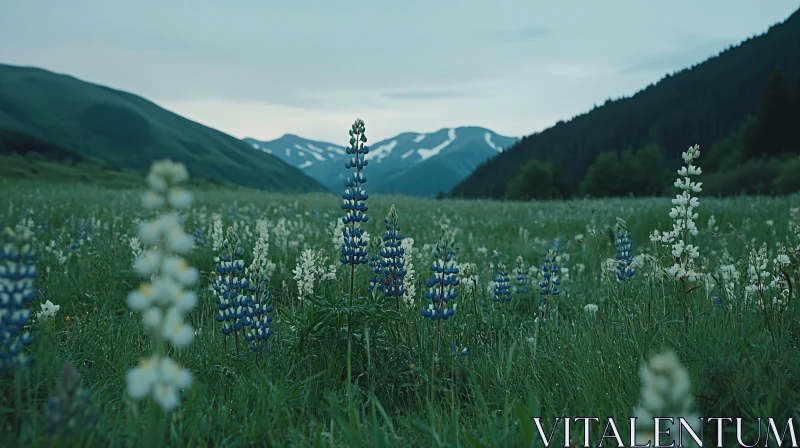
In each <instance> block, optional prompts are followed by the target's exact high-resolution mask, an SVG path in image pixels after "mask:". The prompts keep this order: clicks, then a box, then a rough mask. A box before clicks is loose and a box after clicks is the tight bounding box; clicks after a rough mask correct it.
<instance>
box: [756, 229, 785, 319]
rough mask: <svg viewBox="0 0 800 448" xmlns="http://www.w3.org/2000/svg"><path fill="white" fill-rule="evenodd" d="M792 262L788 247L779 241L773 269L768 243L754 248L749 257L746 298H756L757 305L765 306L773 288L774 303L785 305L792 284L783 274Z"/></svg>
mask: <svg viewBox="0 0 800 448" xmlns="http://www.w3.org/2000/svg"><path fill="white" fill-rule="evenodd" d="M790 264H791V259H790V258H789V256H788V255H787V254H786V247H785V246H784V245H783V244H782V243H778V249H777V253H776V255H775V258H773V259H772V271H771V272H770V271H769V255H768V253H767V244H766V243H763V244H762V245H761V247H760V248H759V249H758V250H756V249H753V250H752V251H751V252H750V256H749V257H748V265H747V279H748V282H749V284H748V285H747V286H745V289H744V290H745V300H747V301H750V300H755V304H756V307H757V308H759V309H762V308H764V303H765V302H764V300H765V295H766V294H767V293H768V292H769V291H770V290H771V291H774V293H775V294H776V296H775V297H773V298H772V305H774V306H783V305H786V304H787V303H788V300H789V291H790V289H791V288H790V286H789V282H788V281H787V280H786V278H785V277H784V276H783V273H784V270H785V269H786V268H787V267H788V266H789V265H790Z"/></svg>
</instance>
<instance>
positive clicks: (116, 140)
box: [0, 64, 327, 192]
mask: <svg viewBox="0 0 800 448" xmlns="http://www.w3.org/2000/svg"><path fill="white" fill-rule="evenodd" d="M0 128H4V129H11V130H15V131H19V132H23V133H25V134H29V135H32V136H34V137H37V138H39V139H43V140H46V141H49V142H52V143H54V144H56V145H59V146H61V147H64V148H67V149H68V150H70V151H73V152H77V153H79V154H82V155H85V156H88V157H91V158H95V159H98V160H102V161H106V162H110V163H112V164H114V165H117V166H119V167H122V168H126V169H130V170H134V171H139V172H144V171H145V170H147V169H148V168H149V167H150V164H151V163H152V162H153V161H154V160H156V159H163V158H172V159H174V160H177V161H180V162H183V163H184V164H186V166H187V167H188V168H189V169H190V170H191V172H192V173H193V176H194V177H200V178H207V179H214V180H217V181H224V182H230V183H235V184H238V185H242V186H246V187H251V188H258V189H263V190H271V191H299V192H309V191H326V190H327V189H326V188H325V187H323V186H322V185H321V184H319V183H318V182H317V181H315V180H313V179H311V178H309V177H307V176H306V175H305V174H304V173H303V172H302V171H300V170H299V169H297V168H294V167H292V166H290V165H288V164H286V163H284V162H283V161H281V160H280V159H278V158H276V157H273V156H272V155H269V154H265V153H263V152H260V151H255V150H253V149H252V148H251V147H250V146H249V145H247V144H245V143H244V142H242V141H240V140H238V139H236V138H234V137H231V136H229V135H227V134H224V133H222V132H219V131H216V130H214V129H211V128H208V127H206V126H203V125H201V124H199V123H195V122H193V121H190V120H187V119H185V118H183V117H181V116H179V115H176V114H174V113H172V112H169V111H167V110H165V109H162V108H161V107H159V106H157V105H156V104H153V103H152V102H150V101H147V100H145V99H143V98H141V97H138V96H136V95H133V94H130V93H127V92H122V91H119V90H114V89H111V88H108V87H104V86H99V85H95V84H91V83H88V82H84V81H81V80H78V79H76V78H73V77H71V76H67V75H60V74H56V73H52V72H49V71H46V70H42V69H38V68H32V67H15V66H10V65H3V64H0Z"/></svg>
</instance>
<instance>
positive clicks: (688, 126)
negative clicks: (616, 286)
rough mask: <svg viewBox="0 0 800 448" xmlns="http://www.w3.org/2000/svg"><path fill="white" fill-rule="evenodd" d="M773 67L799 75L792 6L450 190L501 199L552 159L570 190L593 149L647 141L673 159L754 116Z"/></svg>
mask: <svg viewBox="0 0 800 448" xmlns="http://www.w3.org/2000/svg"><path fill="white" fill-rule="evenodd" d="M777 68H780V70H781V71H782V73H783V74H784V75H785V77H786V79H787V80H788V81H789V83H790V84H791V85H794V84H795V83H796V82H797V80H800V10H798V11H797V12H795V13H794V14H792V15H791V16H790V17H789V18H788V19H787V20H785V21H784V22H783V23H780V24H777V25H774V26H773V27H771V28H770V29H769V31H768V32H766V33H764V34H762V35H760V36H758V37H754V38H750V39H748V40H746V41H744V42H743V43H741V44H740V45H738V46H736V47H732V48H730V49H728V50H726V51H724V52H722V53H720V54H719V55H718V56H715V57H712V58H710V59H708V60H706V61H705V62H703V63H700V64H697V65H695V66H694V67H691V68H688V69H685V70H682V71H680V72H677V73H676V74H674V75H667V76H666V77H665V78H663V79H662V80H661V81H659V82H658V83H657V84H655V85H652V84H651V85H650V86H648V87H647V88H645V89H644V90H642V91H640V92H638V93H637V94H635V95H634V96H632V97H630V98H623V99H618V100H614V101H611V100H609V101H607V102H606V103H605V104H604V105H603V106H601V107H597V108H595V109H593V110H592V111H590V112H587V113H585V114H582V115H579V116H577V117H575V118H573V119H572V120H570V121H568V122H559V123H557V124H556V125H555V126H553V127H551V128H548V129H546V130H544V131H542V132H539V133H536V134H533V135H530V136H527V137H525V138H523V139H522V141H520V142H519V143H518V144H517V145H515V146H514V147H512V148H510V149H509V150H507V151H505V152H503V153H501V154H498V155H497V156H496V157H493V158H492V159H490V160H489V161H487V162H485V163H483V164H482V165H480V166H479V167H478V168H476V169H475V171H474V172H473V173H472V174H471V175H470V176H468V177H467V178H466V179H464V180H463V181H461V182H460V183H459V184H458V185H456V186H455V187H454V188H453V190H452V192H451V196H455V197H467V198H480V197H483V198H489V197H491V198H503V197H505V195H506V185H507V183H508V181H509V180H511V179H512V178H513V177H514V176H515V175H516V173H517V172H518V170H519V169H520V167H522V166H524V165H525V163H526V162H527V161H529V160H531V159H533V158H535V159H538V160H540V161H552V163H553V166H554V167H556V168H557V169H558V170H559V173H560V175H559V179H558V181H559V183H560V184H561V186H562V187H563V189H564V190H565V192H566V193H567V194H576V193H578V191H579V188H580V182H581V180H582V179H583V178H584V176H585V174H586V171H587V169H588V167H589V166H590V165H591V164H592V163H593V162H594V161H595V159H596V157H597V155H598V153H600V152H605V151H616V152H621V151H624V150H626V149H634V150H637V149H639V148H642V147H644V146H646V145H647V144H650V143H653V144H656V145H658V146H660V147H661V148H664V155H665V160H666V161H667V163H670V164H675V165H677V164H678V163H679V162H680V153H681V152H682V151H685V150H686V148H688V147H689V146H691V145H693V144H695V143H697V144H699V145H700V148H701V151H707V150H708V149H709V148H710V146H711V145H712V143H714V142H717V141H719V140H721V139H723V138H725V137H727V136H729V135H731V133H732V132H734V131H735V130H736V129H737V128H738V127H739V126H740V125H741V124H742V123H743V122H744V120H745V118H746V117H747V116H748V114H756V113H757V112H758V109H759V107H760V104H761V101H762V98H763V96H764V92H765V90H766V88H767V86H768V81H769V80H770V77H771V76H772V75H773V73H774V72H775V70H776V69H777ZM705 154H707V152H706V153H705Z"/></svg>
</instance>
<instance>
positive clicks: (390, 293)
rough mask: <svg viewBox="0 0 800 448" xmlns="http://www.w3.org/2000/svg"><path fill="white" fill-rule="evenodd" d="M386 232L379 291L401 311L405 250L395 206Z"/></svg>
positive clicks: (381, 250) (382, 251) (381, 251)
mask: <svg viewBox="0 0 800 448" xmlns="http://www.w3.org/2000/svg"><path fill="white" fill-rule="evenodd" d="M384 223H385V225H386V232H385V233H384V234H383V247H382V248H381V249H380V255H381V259H380V273H381V279H382V282H381V283H379V284H378V289H379V290H380V291H381V292H383V294H384V296H386V298H391V297H394V298H395V305H396V307H397V309H400V297H402V296H403V295H404V294H405V290H404V289H403V277H405V275H406V269H405V261H404V258H403V257H404V255H405V249H403V248H402V244H403V237H402V235H400V221H399V220H398V218H397V210H395V208H394V205H392V207H391V208H390V209H389V215H388V216H386V218H385V219H384Z"/></svg>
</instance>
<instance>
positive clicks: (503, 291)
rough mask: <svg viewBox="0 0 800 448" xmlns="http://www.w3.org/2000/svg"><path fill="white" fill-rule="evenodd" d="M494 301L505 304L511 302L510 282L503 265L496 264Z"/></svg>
mask: <svg viewBox="0 0 800 448" xmlns="http://www.w3.org/2000/svg"><path fill="white" fill-rule="evenodd" d="M494 301H495V302H501V303H506V302H510V301H511V282H510V280H509V278H508V272H506V267H505V265H504V264H503V263H498V264H497V268H496V269H495V276H494Z"/></svg>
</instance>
